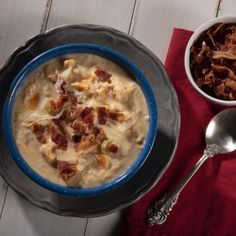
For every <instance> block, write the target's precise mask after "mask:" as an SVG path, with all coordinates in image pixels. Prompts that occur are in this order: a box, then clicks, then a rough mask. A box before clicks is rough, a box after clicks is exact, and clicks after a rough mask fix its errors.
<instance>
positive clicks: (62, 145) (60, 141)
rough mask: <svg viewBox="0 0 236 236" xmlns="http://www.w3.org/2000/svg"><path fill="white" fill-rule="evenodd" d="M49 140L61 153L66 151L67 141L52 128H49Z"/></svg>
mask: <svg viewBox="0 0 236 236" xmlns="http://www.w3.org/2000/svg"><path fill="white" fill-rule="evenodd" d="M51 140H52V141H53V142H54V143H56V144H57V147H58V148H59V149H62V150H63V151H66V149H67V145H68V141H67V139H66V138H65V136H64V135H62V134H60V133H59V132H57V131H56V129H55V127H54V126H51Z"/></svg>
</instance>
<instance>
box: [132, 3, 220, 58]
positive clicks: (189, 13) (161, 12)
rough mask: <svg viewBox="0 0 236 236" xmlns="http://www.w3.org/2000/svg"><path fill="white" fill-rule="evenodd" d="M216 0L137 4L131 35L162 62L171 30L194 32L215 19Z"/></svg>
mask: <svg viewBox="0 0 236 236" xmlns="http://www.w3.org/2000/svg"><path fill="white" fill-rule="evenodd" d="M217 2H218V1H217V0H198V1H189V0H165V1H163V0H138V3H137V4H138V7H137V11H136V12H135V15H134V21H133V24H132V28H131V34H132V35H133V36H134V37H135V38H137V39H138V40H139V41H141V42H142V43H143V44H145V45H146V46H147V47H148V48H149V49H151V50H152V51H153V52H154V53H155V54H156V55H157V56H158V57H159V58H160V59H161V60H162V61H164V59H165V56H166V52H167V48H168V45H169V42H170V38H171V34H172V31H173V28H174V27H180V28H186V29H189V30H195V29H196V28H197V27H198V26H199V25H200V24H202V23H203V22H204V21H206V20H207V19H209V18H212V17H214V16H215V15H216V8H217Z"/></svg>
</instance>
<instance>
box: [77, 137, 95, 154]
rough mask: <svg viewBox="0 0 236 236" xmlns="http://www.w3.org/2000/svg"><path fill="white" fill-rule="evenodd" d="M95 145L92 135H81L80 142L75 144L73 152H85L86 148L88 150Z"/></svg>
mask: <svg viewBox="0 0 236 236" xmlns="http://www.w3.org/2000/svg"><path fill="white" fill-rule="evenodd" d="M94 145H96V137H95V135H94V134H89V135H83V136H82V138H81V142H80V143H78V144H76V145H75V146H74V147H75V151H76V152H79V151H82V150H86V149H87V148H90V147H92V146H94Z"/></svg>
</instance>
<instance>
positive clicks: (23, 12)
mask: <svg viewBox="0 0 236 236" xmlns="http://www.w3.org/2000/svg"><path fill="white" fill-rule="evenodd" d="M45 6H46V0H43V1H31V0H24V1H23V2H22V1H21V0H9V1H1V4H0V12H1V14H0V29H1V30H0V64H2V63H3V62H4V61H5V60H6V58H7V57H8V55H9V54H10V53H11V52H12V51H13V50H14V49H15V48H16V47H18V46H19V45H21V44H22V43H23V42H24V41H25V40H27V39H28V38H29V37H31V36H33V35H35V34H37V33H38V32H39V31H40V27H41V24H42V19H43V13H44V8H45Z"/></svg>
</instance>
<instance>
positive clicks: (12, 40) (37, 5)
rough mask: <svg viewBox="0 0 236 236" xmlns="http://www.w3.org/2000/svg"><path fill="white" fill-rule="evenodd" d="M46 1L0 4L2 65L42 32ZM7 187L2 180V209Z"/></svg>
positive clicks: (4, 2) (18, 1)
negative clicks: (23, 44)
mask: <svg viewBox="0 0 236 236" xmlns="http://www.w3.org/2000/svg"><path fill="white" fill-rule="evenodd" d="M45 4H46V0H43V1H36V2H32V1H31V0H25V1H24V4H22V1H21V0H9V1H2V2H1V4H0V12H1V14H0V29H1V30H0V64H2V63H4V61H5V60H6V58H7V57H8V56H9V54H10V53H11V52H12V51H13V50H14V49H15V48H16V47H18V46H19V45H21V44H22V43H23V42H24V41H25V40H27V39H28V38H29V37H31V36H32V35H34V34H36V33H38V32H39V30H40V26H41V23H42V22H41V21H42V16H43V12H44V7H45ZM6 189H7V185H6V183H5V182H4V180H3V179H2V178H0V209H2V206H3V203H4V197H5V194H6Z"/></svg>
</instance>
